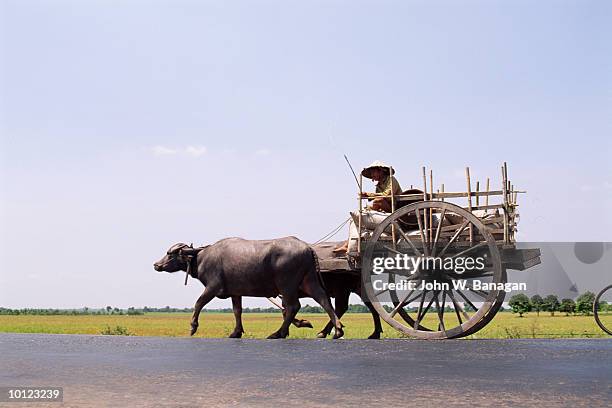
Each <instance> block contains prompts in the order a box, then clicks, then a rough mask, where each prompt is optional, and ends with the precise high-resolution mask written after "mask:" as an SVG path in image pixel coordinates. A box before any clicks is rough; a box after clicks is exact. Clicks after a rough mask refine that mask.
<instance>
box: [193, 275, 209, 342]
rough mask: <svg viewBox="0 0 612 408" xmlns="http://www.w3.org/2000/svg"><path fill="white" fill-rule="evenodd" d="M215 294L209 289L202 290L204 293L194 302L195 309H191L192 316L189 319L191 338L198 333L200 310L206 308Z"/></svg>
mask: <svg viewBox="0 0 612 408" xmlns="http://www.w3.org/2000/svg"><path fill="white" fill-rule="evenodd" d="M214 297H215V292H214V291H213V290H211V288H210V287H208V288H206V289H204V293H202V295H200V297H199V298H198V300H197V301H196V304H195V307H194V308H193V316H192V317H191V335H192V336H193V335H194V334H195V333H196V332H197V331H198V325H199V323H198V320H199V319H200V312H201V311H202V308H203V307H204V306H206V304H207V303H208V302H210V301H211V300H213V298H214Z"/></svg>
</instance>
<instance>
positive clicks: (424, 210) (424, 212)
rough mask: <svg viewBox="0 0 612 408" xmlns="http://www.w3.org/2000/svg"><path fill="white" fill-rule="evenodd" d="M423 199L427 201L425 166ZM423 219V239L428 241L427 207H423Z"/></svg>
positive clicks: (425, 172)
mask: <svg viewBox="0 0 612 408" xmlns="http://www.w3.org/2000/svg"><path fill="white" fill-rule="evenodd" d="M423 201H427V169H426V168H425V166H423ZM417 215H418V214H417ZM423 220H424V222H425V231H424V233H425V234H424V235H425V236H424V241H425V242H428V239H427V228H428V224H427V208H423ZM425 242H423V245H425Z"/></svg>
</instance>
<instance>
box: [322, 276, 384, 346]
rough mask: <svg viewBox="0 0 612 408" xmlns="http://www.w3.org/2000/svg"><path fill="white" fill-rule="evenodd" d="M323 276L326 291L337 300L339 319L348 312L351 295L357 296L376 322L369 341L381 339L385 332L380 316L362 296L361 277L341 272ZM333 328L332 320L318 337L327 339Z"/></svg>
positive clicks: (336, 307)
mask: <svg viewBox="0 0 612 408" xmlns="http://www.w3.org/2000/svg"><path fill="white" fill-rule="evenodd" d="M322 276H323V285H324V286H325V291H326V292H327V294H328V295H329V297H331V298H334V299H335V301H334V310H335V311H336V316H338V318H339V319H341V318H342V316H343V315H344V313H345V312H346V311H347V310H348V307H349V297H350V295H351V293H355V294H357V295H358V296H359V297H361V300H362V301H363V303H364V304H365V305H366V307H367V308H368V309H369V310H370V313H371V314H372V320H373V321H374V331H373V332H372V334H370V335H369V336H368V339H380V334H381V333H382V331H383V329H382V325H381V323H380V316H379V315H378V313H377V312H376V309H374V306H372V304H371V303H370V302H368V300H367V299H366V298H364V297H363V296H361V275H359V274H356V273H354V272H348V271H345V270H339V271H328V272H324V273H322ZM333 328H334V324H333V322H332V321H331V320H330V321H329V322H328V323H327V325H326V326H325V327H324V328H323V329H322V330H321V331H320V332H319V333H317V337H318V338H325V337H327V336H328V335H329V334H330V333H331V331H332V329H333Z"/></svg>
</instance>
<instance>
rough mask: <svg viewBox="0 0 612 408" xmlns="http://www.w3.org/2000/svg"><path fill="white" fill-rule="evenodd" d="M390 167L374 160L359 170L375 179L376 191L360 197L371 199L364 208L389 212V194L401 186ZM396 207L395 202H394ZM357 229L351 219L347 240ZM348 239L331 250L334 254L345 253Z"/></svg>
mask: <svg viewBox="0 0 612 408" xmlns="http://www.w3.org/2000/svg"><path fill="white" fill-rule="evenodd" d="M391 170H392V169H391V168H390V167H389V166H387V165H386V164H384V163H383V162H381V161H379V160H376V161H374V163H372V164H370V165H369V166H368V167H366V168H365V169H363V170H362V171H361V175H362V176H363V177H366V178H369V179H371V180H374V181H376V182H377V183H376V192H374V193H366V192H364V193H362V195H361V196H362V198H367V199H368V200H372V205H371V206H368V207H367V208H366V210H374V211H381V212H386V213H390V212H391V210H392V205H391V196H392V195H400V194H402V188H401V187H400V184H399V182H398V181H397V180H396V179H395V177H393V174H394V173H395V170H393V172H392V173H391ZM396 208H397V203H396ZM352 235H358V231H357V228H356V226H355V225H354V223H353V222H352V221H351V224H350V225H349V240H350V239H351V238H352V239H356V236H352ZM348 247H349V241H345V242H344V243H343V244H342V245H340V246H339V247H337V248H335V249H334V250H333V252H334V253H336V254H341V253H345V252H347V251H348Z"/></svg>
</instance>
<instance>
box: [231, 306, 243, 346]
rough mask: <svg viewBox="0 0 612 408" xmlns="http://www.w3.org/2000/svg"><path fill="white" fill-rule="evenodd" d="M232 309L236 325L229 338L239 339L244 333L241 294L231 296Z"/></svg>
mask: <svg viewBox="0 0 612 408" xmlns="http://www.w3.org/2000/svg"><path fill="white" fill-rule="evenodd" d="M232 309H233V310H234V317H235V318H236V327H234V331H233V332H232V334H230V335H229V336H230V338H233V339H239V338H240V337H242V333H244V329H243V328H242V296H232Z"/></svg>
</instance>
